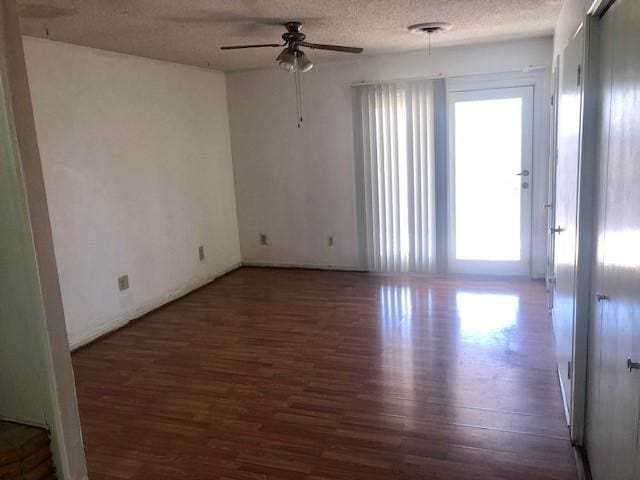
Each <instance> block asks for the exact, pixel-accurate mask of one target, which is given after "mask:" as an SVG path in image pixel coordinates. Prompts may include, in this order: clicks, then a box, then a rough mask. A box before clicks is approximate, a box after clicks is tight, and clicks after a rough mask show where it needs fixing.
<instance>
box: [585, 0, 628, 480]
mask: <svg viewBox="0 0 640 480" xmlns="http://www.w3.org/2000/svg"><path fill="white" fill-rule="evenodd" d="M638 32H640V2H638V1H637V0H616V2H615V3H614V4H613V6H612V7H611V8H610V9H609V10H608V11H607V12H606V13H605V15H604V17H603V18H602V19H601V21H600V38H601V42H600V50H601V54H600V77H601V79H602V80H601V82H600V88H601V91H600V98H601V99H602V100H601V102H600V105H601V108H600V126H601V129H600V132H601V133H600V135H601V138H600V142H599V145H600V148H599V149H598V162H599V165H600V168H599V172H600V177H599V182H598V183H599V185H600V190H599V191H600V195H599V200H600V203H599V206H600V210H601V211H602V215H601V216H600V217H599V219H598V220H599V221H598V231H597V242H598V245H597V252H598V256H597V268H596V270H595V282H594V286H595V293H597V294H598V297H597V299H599V300H600V301H599V302H598V307H597V308H595V309H594V310H595V311H594V312H593V314H594V317H593V320H594V321H593V322H592V324H591V325H592V330H591V331H590V332H589V342H590V343H589V346H590V355H594V356H596V358H593V359H592V360H593V361H592V362H590V364H589V365H590V367H591V370H592V373H591V374H590V376H589V381H590V383H589V384H588V385H587V389H588V397H587V398H588V404H587V411H588V417H587V418H588V420H589V422H588V423H587V452H588V455H589V462H590V465H591V471H592V474H593V478H594V480H638V479H640V451H639V443H640V442H639V439H640V432H639V425H640V189H639V188H638V184H639V183H640V161H639V159H640V53H639V51H638Z"/></svg>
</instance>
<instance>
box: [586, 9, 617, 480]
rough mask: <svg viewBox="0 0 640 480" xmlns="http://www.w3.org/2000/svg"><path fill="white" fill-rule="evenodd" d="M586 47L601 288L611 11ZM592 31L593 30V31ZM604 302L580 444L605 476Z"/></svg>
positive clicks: (607, 384) (596, 283)
mask: <svg viewBox="0 0 640 480" xmlns="http://www.w3.org/2000/svg"><path fill="white" fill-rule="evenodd" d="M591 31H592V33H593V36H592V38H591V40H590V42H591V51H592V52H596V51H597V53H595V55H596V58H597V65H596V66H595V69H596V70H597V71H598V87H597V88H598V92H596V94H597V95H598V99H599V104H598V113H597V114H598V140H597V145H596V148H597V152H596V161H595V165H596V168H597V172H596V188H595V192H596V200H595V202H594V204H595V208H596V212H595V215H596V219H595V222H594V224H595V228H596V233H597V235H596V246H595V252H594V253H595V258H594V264H593V271H592V277H591V278H592V292H595V293H600V294H604V293H603V292H605V290H606V286H605V284H604V246H605V241H606V239H605V220H606V216H605V210H606V199H607V196H606V194H607V181H608V175H607V172H608V165H609V163H608V161H609V123H610V113H611V75H612V70H613V45H614V15H613V13H611V14H609V15H606V16H605V17H604V18H603V19H602V20H601V21H600V22H599V23H598V26H597V28H592V30H591ZM596 32H597V33H596ZM605 303H606V302H605V301H604V300H603V299H601V300H598V298H597V296H596V295H592V303H591V315H590V320H589V347H588V352H589V355H588V366H587V412H586V440H585V443H586V448H587V450H588V451H589V460H590V462H591V470H592V475H593V477H594V479H604V478H606V472H607V471H608V469H609V460H610V458H611V453H610V447H611V428H610V425H611V420H612V419H611V415H612V411H611V404H612V401H613V397H612V393H613V391H612V389H611V387H612V385H611V378H610V376H609V375H602V373H601V370H600V360H601V354H602V351H603V349H604V346H603V340H604V338H603V329H602V319H603V317H602V307H603V305H604V304H605Z"/></svg>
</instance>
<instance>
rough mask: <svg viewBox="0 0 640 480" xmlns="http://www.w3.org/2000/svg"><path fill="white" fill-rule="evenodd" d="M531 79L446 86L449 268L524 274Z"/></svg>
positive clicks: (528, 239)
mask: <svg viewBox="0 0 640 480" xmlns="http://www.w3.org/2000/svg"><path fill="white" fill-rule="evenodd" d="M532 124H533V87H518V88H501V89H486V90H469V91H461V92H452V93H450V94H449V206H450V208H449V271H450V272H451V273H477V274H501V275H529V274H530V270H531V266H530V264H531V251H530V250H531V178H532V165H531V163H532V149H533V145H532V128H533V126H532Z"/></svg>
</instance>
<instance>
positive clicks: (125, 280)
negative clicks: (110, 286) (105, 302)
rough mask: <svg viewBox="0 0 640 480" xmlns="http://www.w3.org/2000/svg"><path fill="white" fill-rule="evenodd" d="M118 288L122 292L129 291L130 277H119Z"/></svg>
mask: <svg viewBox="0 0 640 480" xmlns="http://www.w3.org/2000/svg"><path fill="white" fill-rule="evenodd" d="M118 288H119V289H120V291H122V290H127V289H128V288H129V275H122V276H121V277H118Z"/></svg>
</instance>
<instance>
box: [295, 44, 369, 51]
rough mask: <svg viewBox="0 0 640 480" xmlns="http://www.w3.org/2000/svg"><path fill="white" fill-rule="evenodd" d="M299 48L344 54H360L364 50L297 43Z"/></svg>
mask: <svg viewBox="0 0 640 480" xmlns="http://www.w3.org/2000/svg"><path fill="white" fill-rule="evenodd" d="M298 45H300V46H301V47H307V48H313V49H316V50H331V51H333V52H346V53H362V52H363V51H364V48H357V47H342V46H340V45H323V44H322V43H309V42H299V43H298Z"/></svg>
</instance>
